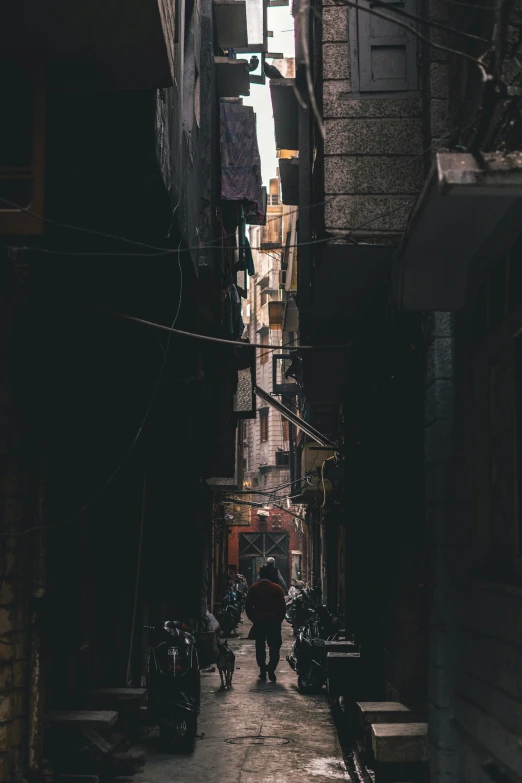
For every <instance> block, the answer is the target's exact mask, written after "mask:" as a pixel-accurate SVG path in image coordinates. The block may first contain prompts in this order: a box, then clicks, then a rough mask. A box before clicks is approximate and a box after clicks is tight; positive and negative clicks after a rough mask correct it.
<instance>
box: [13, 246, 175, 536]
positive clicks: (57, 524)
mask: <svg viewBox="0 0 522 783" xmlns="http://www.w3.org/2000/svg"><path fill="white" fill-rule="evenodd" d="M181 241H182V240H180V243H179V246H178V251H179V249H180V247H181ZM178 265H179V273H180V284H179V300H178V306H177V309H176V315H175V316H174V320H173V322H172V325H173V327H174V325H175V324H176V322H177V320H178V317H179V313H180V310H181V301H182V298H183V269H182V266H181V258H180V255H179V252H178ZM172 334H173V332H172V331H171V332H170V334H169V338H168V340H167V345H166V347H165V353H164V356H163V361H162V363H161V367H160V371H159V374H158V379H157V381H156V385H155V387H154V390H153V392H152V395H151V398H150V400H149V403H148V405H147V408H146V410H145V415H144V416H143V419H142V420H141V424H140V426H139V427H138V431H137V433H136V435H135V436H134V439H133V441H132V443H131V445H130V447H129V448H128V450H127V452H126V453H125V455H124V457H123V458H122V459H121V460H120V462H119V463H118V465H117V466H116V468H115V469H114V470H113V472H112V473H111V475H110V476H109V478H108V479H107V480H106V481H105V483H104V484H103V486H102V488H101V489H100V490H99V491H98V492H97V493H96V494H95V495H94V497H93V498H91V500H89V501H88V502H87V503H85V504H84V505H83V506H82V507H81V508H80V509H79V510H78V511H76V513H74V514H72V515H71V516H69V517H67V518H66V519H64V520H62V521H61V522H55V523H53V524H51V525H34V526H32V527H28V528H26V529H25V530H18V531H15V532H13V533H2V534H0V538H10V537H11V536H23V535H27V533H32V532H33V531H35V530H51V529H53V528H57V527H63V526H64V525H68V524H69V523H70V522H74V520H76V519H78V518H79V517H81V516H82V515H83V514H85V512H86V511H88V510H89V509H90V508H91V507H92V506H93V505H94V504H95V503H97V502H98V500H99V499H100V498H101V497H102V496H103V495H104V494H105V492H106V490H107V489H108V488H109V486H110V485H111V484H112V482H113V481H114V479H115V478H116V476H118V475H119V473H120V471H121V470H122V468H123V467H124V465H125V464H126V463H127V461H128V459H129V457H130V455H131V454H132V452H133V451H134V447H135V446H136V444H137V443H138V441H139V439H140V436H141V434H142V432H143V429H144V427H145V424H146V422H147V419H148V417H149V413H150V411H151V409H152V405H153V403H154V400H155V399H156V395H157V393H158V390H159V387H160V385H161V380H162V377H163V371H164V369H165V365H166V363H167V356H168V352H169V347H170V343H171V340H172Z"/></svg>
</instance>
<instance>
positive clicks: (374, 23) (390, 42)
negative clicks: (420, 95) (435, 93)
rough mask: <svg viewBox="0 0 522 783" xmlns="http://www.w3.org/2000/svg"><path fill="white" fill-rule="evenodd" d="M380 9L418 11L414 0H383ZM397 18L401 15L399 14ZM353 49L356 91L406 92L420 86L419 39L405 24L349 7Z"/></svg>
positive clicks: (352, 69)
mask: <svg viewBox="0 0 522 783" xmlns="http://www.w3.org/2000/svg"><path fill="white" fill-rule="evenodd" d="M379 5H380V10H381V11H383V12H384V13H385V14H386V15H387V16H393V11H394V9H395V8H396V9H397V10H398V11H406V12H407V13H410V14H415V12H416V4H415V0H403V1H402V2H397V0H382V2H380V3H379ZM396 18H398V19H402V17H399V16H398V15H397V16H396ZM350 43H351V46H350V52H351V58H352V62H351V71H352V83H353V89H354V91H355V92H405V91H409V90H417V89H418V75H417V41H416V38H415V37H414V36H413V35H412V34H411V33H410V32H409V31H408V30H406V29H405V28H404V27H399V25H396V24H394V23H393V22H390V21H388V20H387V19H382V18H381V17H378V16H375V15H374V14H371V13H368V12H365V11H361V10H357V9H350Z"/></svg>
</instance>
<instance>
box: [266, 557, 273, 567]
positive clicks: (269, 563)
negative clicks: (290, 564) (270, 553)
mask: <svg viewBox="0 0 522 783" xmlns="http://www.w3.org/2000/svg"><path fill="white" fill-rule="evenodd" d="M266 564H267V565H269V566H275V558H274V557H267V559H266Z"/></svg>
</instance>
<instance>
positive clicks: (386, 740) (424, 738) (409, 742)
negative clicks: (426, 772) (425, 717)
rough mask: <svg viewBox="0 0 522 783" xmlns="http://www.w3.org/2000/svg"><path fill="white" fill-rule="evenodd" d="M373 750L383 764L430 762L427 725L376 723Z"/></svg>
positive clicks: (376, 757)
mask: <svg viewBox="0 0 522 783" xmlns="http://www.w3.org/2000/svg"><path fill="white" fill-rule="evenodd" d="M371 736H372V750H373V756H374V758H375V761H376V762H377V763H378V764H379V765H381V764H419V763H421V762H425V761H428V724H427V723H374V724H372V726H371Z"/></svg>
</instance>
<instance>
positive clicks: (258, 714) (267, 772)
mask: <svg viewBox="0 0 522 783" xmlns="http://www.w3.org/2000/svg"><path fill="white" fill-rule="evenodd" d="M249 627H250V624H249V623H248V621H247V620H245V622H244V624H242V625H240V626H239V630H238V633H239V638H237V639H235V638H232V639H230V640H229V646H230V647H231V649H233V650H234V652H235V654H236V671H235V674H234V680H233V684H232V688H231V689H230V690H228V691H222V690H220V679H219V673H218V671H217V670H216V671H215V672H213V673H208V674H205V673H202V677H201V691H202V704H201V716H200V720H199V726H198V734H199V735H200V736H199V737H198V739H197V740H196V744H195V748H194V751H193V753H191V754H190V755H185V756H183V755H177V756H173V755H169V754H166V753H162V752H160V751H158V750H156V749H155V748H154V743H153V742H150V743H149V745H148V757H147V762H146V765H145V768H144V770H143V772H142V773H141V774H139V775H136V776H135V777H134V779H133V780H134V781H136V783H191V782H192V781H197V783H221V782H222V783H225V782H226V783H326V781H341V780H344V781H350V780H351V778H350V776H349V775H348V773H347V771H346V767H345V765H344V763H343V757H342V753H341V748H340V746H339V741H338V738H337V732H336V729H335V726H334V724H333V721H332V718H331V714H330V708H329V706H328V702H327V699H326V696H325V695H324V694H323V695H322V696H321V695H319V696H302V695H301V694H300V693H299V692H298V691H297V687H296V684H297V677H296V675H295V673H294V672H293V671H292V669H291V668H290V667H289V665H288V664H287V662H286V660H285V656H286V655H287V654H288V652H289V651H290V647H291V644H292V636H291V631H290V627H289V626H288V625H287V624H286V623H285V624H284V625H283V648H282V650H281V662H280V664H279V667H278V670H277V682H276V683H271V682H268V681H267V682H262V681H260V680H259V679H258V673H259V670H258V668H257V666H256V661H255V650H254V642H252V641H248V640H247V639H246V636H247V634H248V630H249Z"/></svg>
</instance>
